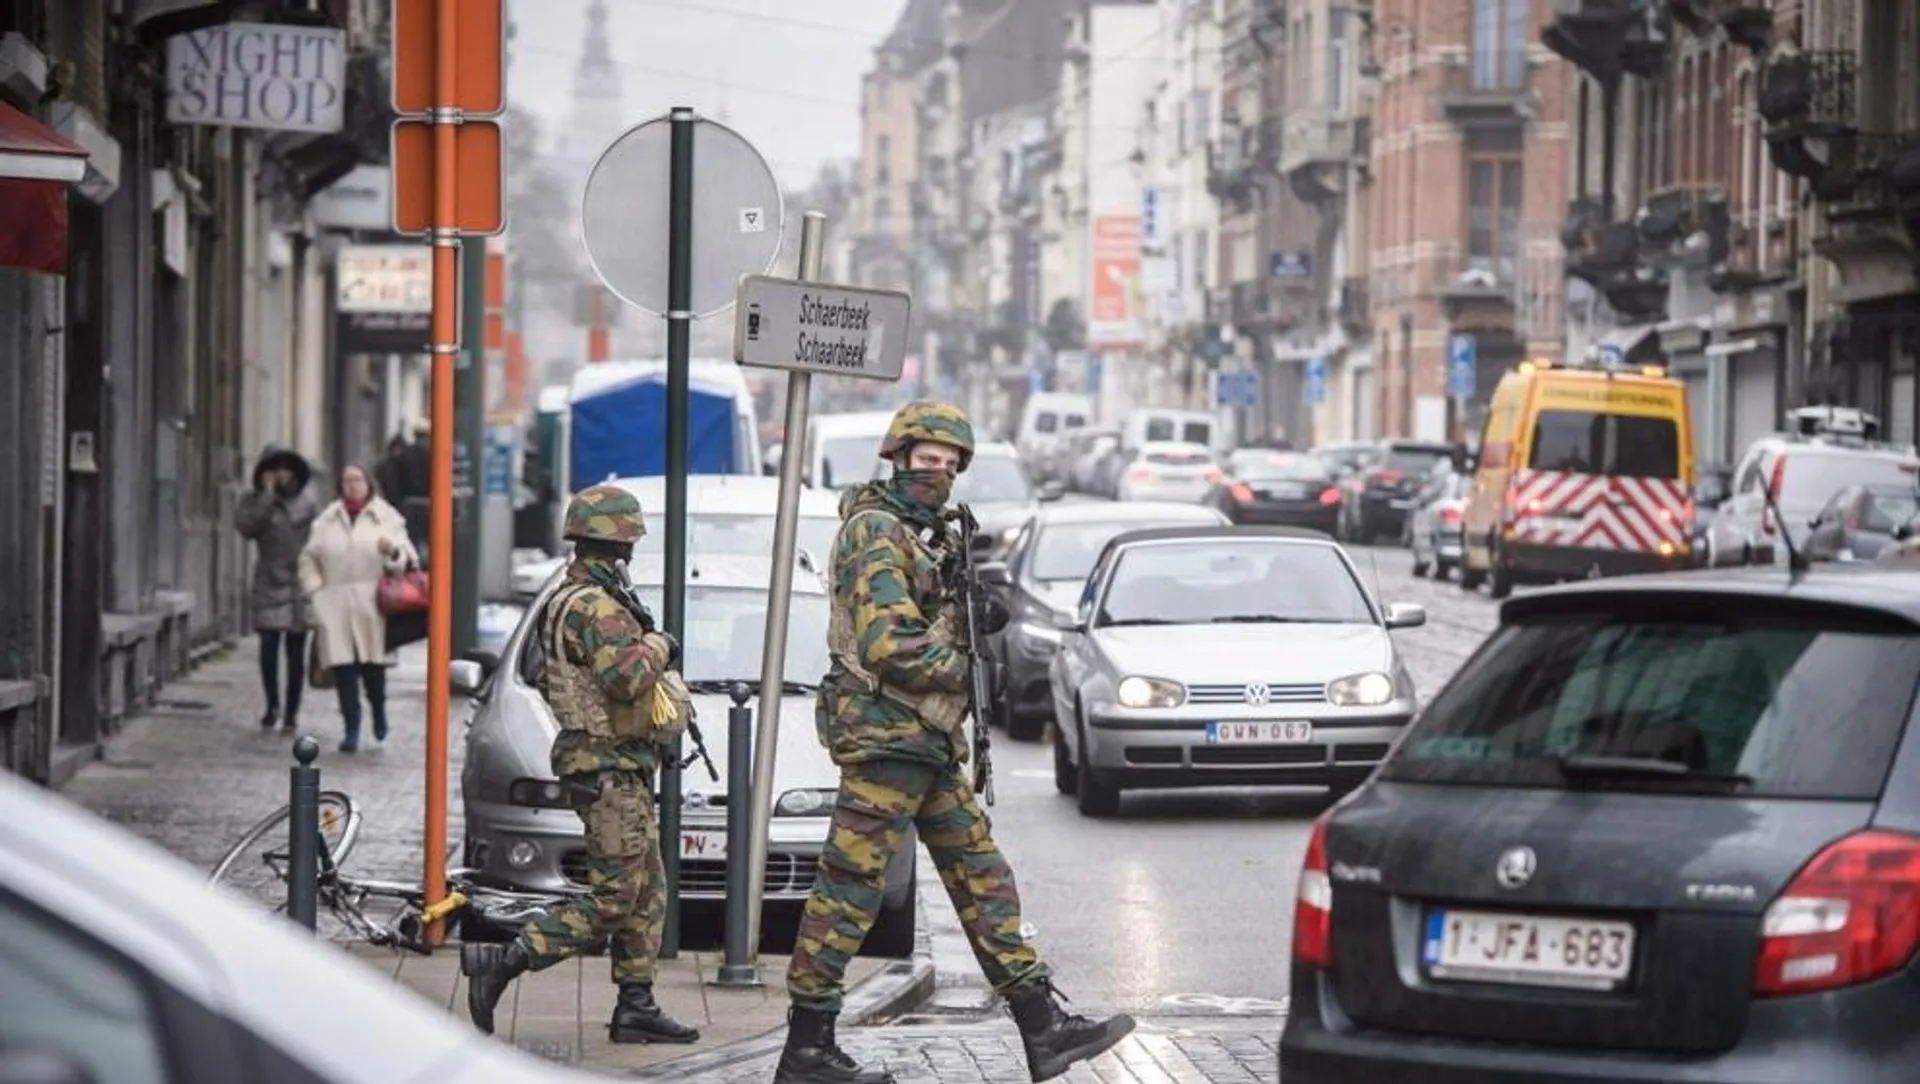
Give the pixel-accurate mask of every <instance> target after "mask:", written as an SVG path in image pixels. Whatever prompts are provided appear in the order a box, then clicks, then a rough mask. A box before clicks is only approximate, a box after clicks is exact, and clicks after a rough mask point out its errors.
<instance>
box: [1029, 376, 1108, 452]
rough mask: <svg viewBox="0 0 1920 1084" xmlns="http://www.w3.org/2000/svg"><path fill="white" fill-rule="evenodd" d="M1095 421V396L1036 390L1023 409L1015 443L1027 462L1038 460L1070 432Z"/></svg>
mask: <svg viewBox="0 0 1920 1084" xmlns="http://www.w3.org/2000/svg"><path fill="white" fill-rule="evenodd" d="M1092 424H1093V396H1091V395H1078V394H1075V393H1073V392H1064V391H1042V392H1035V393H1034V394H1032V395H1029V396H1028V397H1027V405H1026V406H1025V407H1024V408H1023V409H1022V410H1021V412H1020V430H1019V432H1018V433H1016V434H1015V435H1014V445H1015V446H1016V447H1017V448H1019V449H1020V454H1021V456H1023V457H1024V458H1025V459H1026V460H1027V462H1029V463H1035V462H1039V461H1040V460H1041V459H1042V458H1044V457H1045V456H1046V455H1047V453H1049V452H1051V451H1052V450H1053V447H1054V445H1055V444H1057V443H1059V441H1060V440H1061V439H1063V438H1064V437H1065V436H1066V435H1067V434H1068V433H1070V432H1072V431H1073V430H1075V429H1085V428H1086V427H1087V426H1089V425H1092Z"/></svg>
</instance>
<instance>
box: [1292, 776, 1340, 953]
mask: <svg viewBox="0 0 1920 1084" xmlns="http://www.w3.org/2000/svg"><path fill="white" fill-rule="evenodd" d="M1332 813H1333V811H1332V810H1328V811H1327V812H1325V813H1322V814H1320V816H1319V818H1318V819H1316V820H1315V821H1314V822H1313V834H1312V835H1311V836H1309V837H1308V838H1307V857H1306V860H1305V861H1303V862H1301V863H1300V886H1299V890H1298V894H1297V895H1296V896H1295V897H1294V903H1293V958H1294V960H1296V961H1298V962H1299V963H1303V964H1306V965H1307V966H1308V967H1318V968H1322V969H1324V968H1328V967H1332V966H1333V878H1332V877H1331V876H1330V875H1329V874H1328V872H1327V818H1328V817H1329V816H1331V815H1332Z"/></svg>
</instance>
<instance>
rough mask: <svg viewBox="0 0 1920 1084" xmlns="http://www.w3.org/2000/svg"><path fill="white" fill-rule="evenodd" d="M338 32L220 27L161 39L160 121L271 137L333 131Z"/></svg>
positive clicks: (340, 59)
mask: <svg viewBox="0 0 1920 1084" xmlns="http://www.w3.org/2000/svg"><path fill="white" fill-rule="evenodd" d="M345 103H346V31H344V30H336V29H333V28H331V27H320V26H278V25H274V24H269V23H224V24H222V25H219V26H210V27H207V28H206V29H204V30H195V31H193V32H192V33H190V34H176V35H174V36H173V37H171V38H168V39H167V120H169V121H171V122H173V123H175V124H222V125H228V126H230V127H234V128H266V129H271V130H273V131H279V132H337V131H339V130H340V123H341V119H342V115H343V114H344V112H345Z"/></svg>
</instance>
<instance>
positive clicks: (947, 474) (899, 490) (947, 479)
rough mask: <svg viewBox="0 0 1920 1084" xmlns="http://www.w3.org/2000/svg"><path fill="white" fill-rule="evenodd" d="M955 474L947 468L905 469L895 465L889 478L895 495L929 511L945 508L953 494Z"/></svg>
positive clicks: (888, 483) (888, 485)
mask: <svg viewBox="0 0 1920 1084" xmlns="http://www.w3.org/2000/svg"><path fill="white" fill-rule="evenodd" d="M953 481H954V476H953V472H952V471H947V470H905V469H902V468H899V467H895V468H894V471H893V474H892V475H891V476H889V477H888V479H887V488H888V489H890V490H892V491H893V493H894V496H896V497H898V498H900V499H901V500H904V501H906V502H908V503H910V504H914V505H918V506H919V507H921V508H924V509H926V510H927V511H929V512H938V511H939V510H940V509H942V508H945V507H946V505H947V501H948V499H950V498H951V497H952V496H953Z"/></svg>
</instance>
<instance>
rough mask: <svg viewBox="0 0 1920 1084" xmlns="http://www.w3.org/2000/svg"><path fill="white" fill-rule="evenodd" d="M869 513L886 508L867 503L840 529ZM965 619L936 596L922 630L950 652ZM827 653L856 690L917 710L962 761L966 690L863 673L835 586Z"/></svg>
mask: <svg viewBox="0 0 1920 1084" xmlns="http://www.w3.org/2000/svg"><path fill="white" fill-rule="evenodd" d="M871 515H887V516H889V517H891V516H892V513H888V512H883V511H882V510H880V509H877V508H869V509H866V510H865V511H862V512H858V513H856V514H855V515H853V516H852V517H851V518H849V519H848V520H847V521H846V523H844V524H842V525H841V527H840V529H841V530H842V531H845V530H846V529H847V528H849V527H851V526H853V522H854V520H857V519H859V518H860V517H861V516H871ZM914 544H915V546H917V547H919V548H920V549H921V552H922V553H923V554H924V555H925V556H926V557H927V558H928V559H929V560H935V563H938V562H937V560H936V558H937V556H938V555H937V554H933V553H929V552H928V551H927V550H926V548H925V547H924V545H922V544H921V542H920V539H919V536H918V535H915V536H914ZM836 548H838V547H836ZM836 579H837V576H836ZM910 586H914V585H910ZM915 601H916V602H921V601H922V600H918V599H916V600H915ZM926 612H927V607H926V605H925V604H924V602H923V603H922V605H921V613H922V614H925V613H926ZM965 620H966V618H965V615H964V614H963V613H962V611H961V609H960V604H959V602H958V600H955V599H948V598H941V599H938V600H936V601H935V602H934V605H933V621H932V624H931V626H930V627H929V628H928V635H929V637H930V638H931V639H932V640H933V641H934V642H935V643H939V644H944V645H946V646H947V647H949V648H952V649H953V650H954V651H956V652H957V651H961V650H963V649H964V647H965V643H966V641H965V634H966V625H965V624H963V622H964V621H965ZM827 653H828V654H829V655H830V656H832V658H833V661H834V663H835V665H837V666H838V667H839V668H840V669H841V670H842V671H844V672H845V673H846V674H847V676H848V677H849V678H851V679H852V681H853V684H854V685H855V686H856V687H857V688H858V689H859V690H860V691H861V692H864V693H866V694H867V695H869V696H878V697H882V698H884V699H886V700H890V701H892V702H893V703H896V704H899V705H900V706H901V707H904V708H906V709H907V710H909V711H911V712H913V713H914V714H915V715H917V716H919V717H920V720H921V722H923V723H925V724H926V725H927V726H929V727H931V728H932V729H934V730H938V731H940V732H942V733H945V734H947V735H949V736H951V737H953V738H955V739H956V740H955V741H954V743H953V747H954V750H955V752H956V754H957V756H958V758H959V760H960V761H961V762H962V763H964V762H965V761H966V759H967V743H966V742H965V741H962V740H958V739H959V738H960V736H961V734H962V726H963V725H964V724H965V722H966V718H967V700H968V695H967V693H965V692H958V693H942V692H917V691H914V690H910V689H903V688H901V687H900V686H898V685H894V684H890V683H888V682H884V681H881V680H880V679H879V678H878V677H877V676H875V675H874V674H872V673H869V672H868V670H867V668H866V667H865V666H864V665H863V664H862V663H861V661H860V639H859V635H858V632H857V630H856V629H855V628H854V617H853V605H852V600H851V599H848V598H844V597H842V595H841V593H840V592H839V591H835V592H834V593H833V603H832V608H831V611H830V615H829V618H828V623H827Z"/></svg>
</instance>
